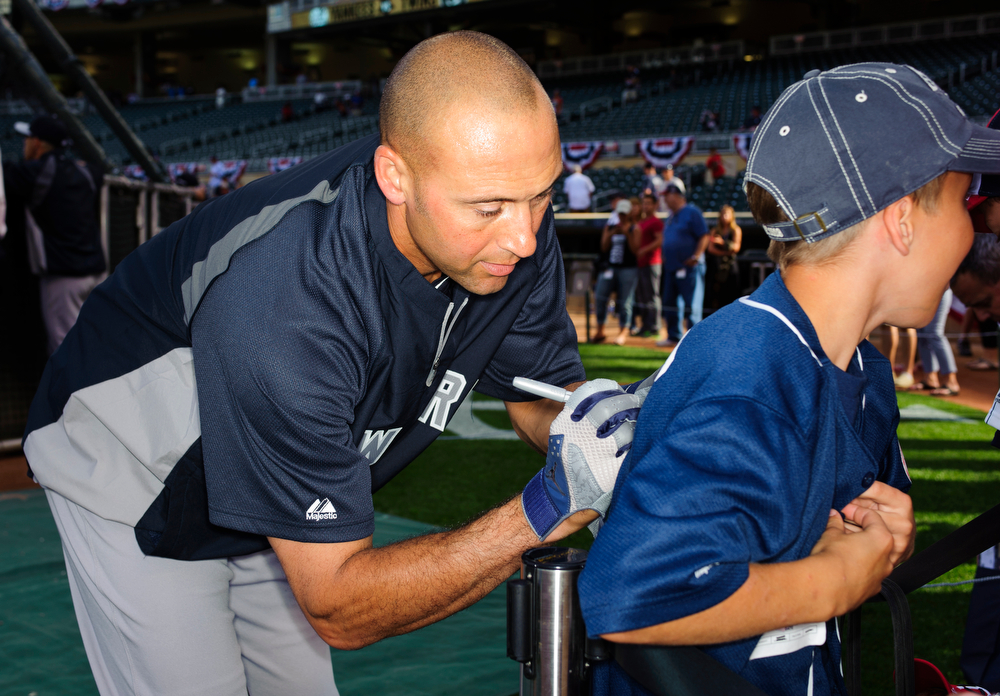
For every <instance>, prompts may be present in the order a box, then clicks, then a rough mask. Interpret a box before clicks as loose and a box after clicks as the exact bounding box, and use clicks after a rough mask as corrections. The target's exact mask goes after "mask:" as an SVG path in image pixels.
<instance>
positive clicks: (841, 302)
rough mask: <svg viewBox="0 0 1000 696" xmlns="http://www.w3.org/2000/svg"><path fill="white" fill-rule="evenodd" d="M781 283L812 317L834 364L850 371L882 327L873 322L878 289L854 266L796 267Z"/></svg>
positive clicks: (782, 277)
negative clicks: (857, 355)
mask: <svg viewBox="0 0 1000 696" xmlns="http://www.w3.org/2000/svg"><path fill="white" fill-rule="evenodd" d="M781 279H782V280H783V281H784V283H785V287H787V288H788V291H789V292H790V293H791V294H792V297H794V298H795V301H796V302H798V303H799V306H801V307H802V310H803V311H804V312H805V313H806V316H808V317H809V321H810V322H811V323H812V325H813V329H815V331H816V335H817V336H818V337H819V343H820V346H822V348H823V352H824V353H826V356H827V357H828V358H829V359H830V362H832V363H833V364H834V365H836V366H837V367H839V368H840V369H841V370H846V369H847V366H848V365H850V363H851V360H852V358H853V357H854V350H855V348H856V347H857V345H858V344H859V343H861V341H863V340H864V339H865V337H866V336H867V335H868V334H869V333H870V332H871V330H872V329H873V328H875V326H878V324H879V323H881V322H874V321H873V319H872V314H873V310H874V307H875V304H876V302H875V294H876V288H875V287H874V286H872V285H871V284H870V283H865V282H864V276H863V274H859V273H857V272H856V271H855V270H854V269H852V268H851V265H850V264H845V265H839V264H830V265H826V266H801V265H793V266H790V267H788V268H786V269H785V270H784V271H782V273H781Z"/></svg>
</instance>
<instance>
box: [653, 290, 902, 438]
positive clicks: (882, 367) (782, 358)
mask: <svg viewBox="0 0 1000 696" xmlns="http://www.w3.org/2000/svg"><path fill="white" fill-rule="evenodd" d="M858 351H859V354H860V358H861V361H862V363H863V365H864V368H865V373H866V376H867V378H868V382H869V384H870V385H875V384H880V383H881V382H884V381H886V380H888V382H889V384H890V385H891V373H890V372H888V367H887V365H888V361H887V360H886V359H885V358H884V357H883V356H882V355H881V353H879V351H878V350H877V349H876V348H875V347H874V346H872V345H871V344H870V343H868V342H867V341H864V342H862V344H861V345H859V346H858ZM836 369H837V368H835V367H834V366H833V365H831V363H830V361H829V359H827V358H826V356H825V354H824V353H823V351H822V348H821V347H820V343H819V338H818V336H817V335H816V332H815V329H814V328H813V326H812V323H811V322H810V321H809V319H808V317H807V316H806V314H805V312H804V311H803V310H802V308H801V307H799V305H798V303H797V302H796V301H795V299H794V298H793V297H792V295H791V294H790V293H789V292H788V290H787V289H786V288H785V287H784V284H783V283H782V282H781V279H780V277H779V276H778V274H773V275H772V276H771V277H769V278H768V279H767V281H765V283H764V284H763V285H761V287H760V288H759V289H758V290H757V291H756V292H755V293H754V294H753V295H751V296H749V297H743V298H740V300H738V301H737V302H734V303H732V304H731V305H728V306H726V307H724V308H723V309H721V310H719V311H718V312H715V313H714V314H712V315H711V316H710V317H708V318H706V319H705V320H703V321H702V322H700V323H699V324H697V325H696V326H695V327H694V329H692V330H691V331H690V332H689V333H688V335H687V336H685V337H684V340H683V341H682V342H681V344H680V345H679V346H678V347H677V349H676V357H675V358H674V359H673V360H672V361H671V364H670V367H669V368H668V369H667V370H666V371H665V372H664V374H663V375H662V376H661V378H660V379H661V380H666V381H667V383H668V384H669V385H670V388H669V389H668V390H666V391H667V392H669V393H670V394H672V395H673V399H674V400H675V402H678V403H681V404H684V407H695V408H697V407H698V406H697V404H698V403H705V402H707V401H719V400H732V401H736V400H752V401H754V402H756V403H759V404H760V406H761V407H762V408H765V409H770V410H773V411H776V412H779V413H782V414H787V416H788V418H789V419H791V420H793V421H796V422H798V423H800V424H801V425H802V426H803V427H806V428H809V427H811V422H812V420H813V419H814V418H815V417H816V414H817V413H818V412H819V409H818V408H817V404H818V401H819V400H820V399H822V398H824V394H823V393H822V392H823V390H824V389H825V388H826V384H827V382H828V381H831V378H832V371H833V370H836ZM831 383H832V382H831Z"/></svg>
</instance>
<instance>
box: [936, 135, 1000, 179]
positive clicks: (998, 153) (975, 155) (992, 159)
mask: <svg viewBox="0 0 1000 696" xmlns="http://www.w3.org/2000/svg"><path fill="white" fill-rule="evenodd" d="M948 169H949V170H950V171H953V172H969V173H970V174H1000V130H993V129H992V128H986V127H984V126H975V125H974V126H973V127H972V137H971V138H969V141H968V142H967V143H965V147H963V148H962V151H961V152H960V153H958V157H956V158H955V159H954V160H952V162H951V164H950V165H948Z"/></svg>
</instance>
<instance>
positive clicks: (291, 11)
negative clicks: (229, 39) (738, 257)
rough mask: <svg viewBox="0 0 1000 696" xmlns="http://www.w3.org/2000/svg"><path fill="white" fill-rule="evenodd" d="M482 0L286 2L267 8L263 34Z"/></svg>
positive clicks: (321, 0)
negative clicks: (265, 27)
mask: <svg viewBox="0 0 1000 696" xmlns="http://www.w3.org/2000/svg"><path fill="white" fill-rule="evenodd" d="M481 1H482V0H286V2H280V3H278V4H276V5H269V6H268V8H267V31H268V33H271V34H276V33H279V32H283V31H291V30H293V29H315V28H319V27H325V26H328V25H331V24H343V23H346V22H356V21H360V20H365V19H378V18H379V17H385V16H388V15H394V14H403V13H405V12H417V11H420V10H437V9H440V8H447V7H456V6H458V5H464V4H466V3H470V2H481Z"/></svg>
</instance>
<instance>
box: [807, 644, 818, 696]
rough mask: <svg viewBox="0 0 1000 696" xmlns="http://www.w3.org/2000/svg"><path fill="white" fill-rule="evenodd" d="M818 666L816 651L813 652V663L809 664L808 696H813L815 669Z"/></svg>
mask: <svg viewBox="0 0 1000 696" xmlns="http://www.w3.org/2000/svg"><path fill="white" fill-rule="evenodd" d="M815 665H816V651H815V650H813V654H812V662H810V663H809V689H808V691H806V696H813V667H814V666H815Z"/></svg>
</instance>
